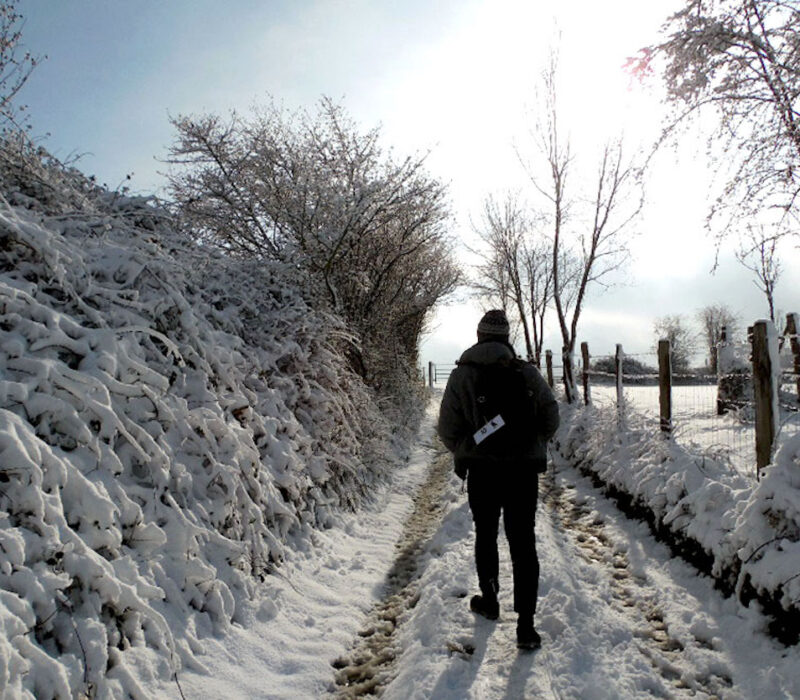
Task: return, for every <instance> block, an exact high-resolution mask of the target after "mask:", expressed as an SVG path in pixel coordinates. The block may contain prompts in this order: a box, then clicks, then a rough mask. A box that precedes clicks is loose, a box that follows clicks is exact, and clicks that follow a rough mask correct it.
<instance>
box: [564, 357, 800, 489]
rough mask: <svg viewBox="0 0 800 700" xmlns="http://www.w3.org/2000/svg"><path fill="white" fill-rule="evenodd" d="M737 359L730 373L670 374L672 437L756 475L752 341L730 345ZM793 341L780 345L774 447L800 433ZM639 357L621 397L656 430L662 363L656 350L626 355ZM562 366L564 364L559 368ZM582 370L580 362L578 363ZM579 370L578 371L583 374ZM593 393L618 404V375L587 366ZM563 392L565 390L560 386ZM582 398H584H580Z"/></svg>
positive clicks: (606, 360)
mask: <svg viewBox="0 0 800 700" xmlns="http://www.w3.org/2000/svg"><path fill="white" fill-rule="evenodd" d="M728 351H729V354H730V355H731V356H732V357H735V358H738V361H739V363H738V364H735V363H734V370H735V371H732V372H728V373H726V372H720V373H719V375H717V374H710V373H704V372H696V373H680V372H678V373H675V374H673V376H672V380H673V381H672V387H671V404H672V426H671V427H672V436H673V438H674V439H675V440H676V442H678V443H680V444H681V445H683V446H685V447H686V448H687V449H689V450H690V451H692V452H694V453H697V454H700V455H703V456H706V457H709V458H713V459H715V460H717V461H721V462H724V463H727V464H729V465H730V467H731V468H732V469H734V470H736V471H737V472H739V473H742V474H747V475H751V476H754V477H755V476H757V470H756V459H755V454H756V411H755V404H754V392H753V374H752V371H751V369H750V364H751V362H752V357H751V346H750V344H749V343H741V344H737V345H735V346H734V345H731V346H729V347H728ZM795 357H796V356H795V354H794V352H793V350H792V347H791V344H790V343H789V342H785V343H783V344H782V345H781V347H780V351H779V355H778V360H779V364H780V373H779V374H778V398H779V400H778V406H779V413H778V421H777V422H778V433H777V435H776V437H775V441H774V443H773V450H778V449H779V448H780V446H781V445H782V444H783V443H784V442H785V441H787V440H789V439H790V438H792V437H794V436H795V435H798V434H800V410H799V409H800V399H798V373H797V372H796V370H795V362H796V360H795ZM626 358H632V359H633V360H634V361H635V364H634V363H631V364H634V366H635V367H636V368H637V370H638V371H637V372H636V373H633V374H630V373H624V372H623V375H622V386H623V396H624V400H625V402H626V403H627V404H628V406H629V407H630V408H632V409H633V410H635V411H636V412H637V413H639V414H640V415H642V416H643V417H644V418H645V420H646V422H647V423H650V424H651V425H652V427H653V430H654V431H658V430H659V429H660V425H661V409H660V402H659V394H660V387H659V375H658V373H657V371H650V370H652V368H653V365H657V364H658V359H657V356H656V355H655V354H651V353H638V354H633V355H626ZM614 360H615V356H614V355H604V356H603V355H601V356H595V357H594V358H592V362H591V363H590V367H596V366H600V367H607V366H609V364H611V366H613V361H614ZM559 369H560V368H559ZM579 371H580V373H581V374H582V372H583V367H582V363H581V366H580V367H579ZM581 374H579V375H578V376H581ZM588 374H589V387H590V388H589V395H590V400H591V402H592V403H593V404H595V405H596V406H598V407H613V406H616V403H617V390H616V375H615V374H612V373H609V372H605V371H599V372H598V371H596V370H594V369H590V370H589V373H588ZM561 393H562V395H563V390H562V392H561ZM582 398H583V397H582Z"/></svg>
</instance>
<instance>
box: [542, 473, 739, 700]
mask: <svg viewBox="0 0 800 700" xmlns="http://www.w3.org/2000/svg"><path fill="white" fill-rule="evenodd" d="M548 480H549V482H550V483H548V484H547V487H549V488H546V489H545V492H546V496H545V498H543V501H544V502H545V503H546V504H547V505H548V506H549V509H550V511H551V513H552V515H553V517H554V519H555V520H556V521H557V522H558V523H559V524H560V525H561V529H562V531H563V532H564V533H565V534H566V535H567V536H568V537H569V538H570V539H571V540H572V541H573V543H574V545H575V547H576V550H577V551H578V552H579V553H580V555H581V556H582V557H583V558H584V559H585V560H586V561H587V562H589V563H591V564H592V565H594V566H597V567H600V568H603V569H605V570H606V572H607V575H608V577H609V581H610V585H611V592H612V596H613V597H612V600H611V604H612V605H613V606H614V608H615V609H616V611H617V612H619V613H621V614H623V615H625V616H626V617H627V618H628V619H629V620H630V621H631V624H632V629H633V630H634V631H633V634H634V637H635V638H636V639H637V640H638V642H637V648H638V649H639V651H640V652H641V653H642V655H643V656H645V657H646V658H647V660H648V661H649V662H650V663H651V664H652V666H653V668H654V669H655V670H656V671H657V672H658V673H659V674H660V675H661V677H662V678H663V679H664V680H665V681H666V682H667V683H669V684H670V685H671V686H672V687H673V688H674V689H675V690H676V691H683V692H685V693H686V694H687V695H691V696H698V695H699V696H701V697H709V698H723V697H725V696H726V694H727V693H728V692H729V691H730V689H731V687H732V685H733V681H732V679H731V678H730V677H729V676H727V675H725V674H724V673H723V674H721V675H718V674H714V673H710V674H708V673H697V672H695V673H693V674H692V675H691V676H690V677H687V674H686V671H685V667H686V662H685V659H683V658H682V656H681V655H682V653H683V651H684V645H683V643H682V642H680V641H679V640H678V639H676V638H674V637H672V636H671V635H670V633H669V629H668V626H667V625H666V623H665V621H664V614H663V611H662V610H661V608H660V606H659V603H658V593H657V591H656V590H654V589H653V588H652V586H651V584H650V583H649V582H648V581H647V580H646V579H644V578H642V577H639V576H636V575H635V574H633V573H632V572H631V569H630V562H629V560H628V555H627V553H626V552H625V551H624V549H621V548H619V547H617V546H615V545H614V543H613V541H612V539H611V537H610V536H609V534H608V533H607V532H606V528H605V525H604V520H603V518H602V517H601V516H599V515H598V514H596V513H595V512H593V511H592V510H591V508H590V507H589V506H588V505H587V503H588V499H585V498H583V497H582V496H579V495H578V494H577V493H576V489H575V485H574V484H570V483H564V482H562V484H556V483H555V479H554V478H553V476H552V473H549V479H548ZM623 517H624V516H623ZM697 641H698V644H701V645H702V641H701V640H697Z"/></svg>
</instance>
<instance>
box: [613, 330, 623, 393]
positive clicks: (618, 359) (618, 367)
mask: <svg viewBox="0 0 800 700" xmlns="http://www.w3.org/2000/svg"><path fill="white" fill-rule="evenodd" d="M624 357H625V353H624V352H623V351H622V345H621V344H620V343H617V351H616V353H614V375H615V377H616V385H617V408H621V407H622V401H623V398H624V394H623V393H622V360H623V358H624Z"/></svg>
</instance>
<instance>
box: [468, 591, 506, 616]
mask: <svg viewBox="0 0 800 700" xmlns="http://www.w3.org/2000/svg"><path fill="white" fill-rule="evenodd" d="M469 609H470V610H472V612H474V613H478V615H482V616H483V617H485V618H486V619H487V620H496V619H497V618H498V617H500V603H498V602H497V598H487V597H484V596H482V595H474V596H472V598H471V599H470V601H469Z"/></svg>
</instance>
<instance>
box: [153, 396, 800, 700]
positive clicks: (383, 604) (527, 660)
mask: <svg viewBox="0 0 800 700" xmlns="http://www.w3.org/2000/svg"><path fill="white" fill-rule="evenodd" d="M435 413H436V404H435V403H434V404H433V405H432V407H431V410H430V411H429V415H428V419H427V424H426V425H425V426H424V428H423V431H422V435H421V440H420V445H419V446H418V448H417V450H416V452H415V458H414V460H412V463H411V464H410V465H409V467H408V468H407V469H406V470H404V472H403V473H401V474H398V475H397V478H396V480H395V483H394V487H393V490H391V491H387V493H386V494H384V495H382V496H381V498H380V499H378V504H377V506H376V507H374V508H373V509H371V510H369V511H365V512H361V513H358V514H354V515H352V516H347V517H345V518H343V521H342V523H341V525H340V526H336V527H334V528H332V529H331V530H329V531H326V532H324V533H319V534H318V535H316V536H315V539H314V547H313V548H310V549H309V550H307V551H301V552H297V553H296V554H295V555H293V558H292V559H291V560H290V561H289V562H287V565H286V566H284V567H283V569H282V573H281V576H280V577H275V580H272V581H269V582H268V583H267V584H266V586H267V587H268V588H269V596H270V599H271V600H267V601H265V602H263V603H261V604H260V606H258V607H257V608H255V609H254V617H253V619H251V620H244V621H243V623H244V624H243V626H242V627H241V628H237V629H236V631H235V632H234V634H233V635H232V636H231V637H227V638H225V639H205V640H199V641H198V647H200V646H202V647H204V649H205V653H204V654H203V655H201V656H199V658H200V659H201V660H202V661H203V663H204V664H205V669H206V671H205V672H203V671H202V670H199V671H200V672H198V671H184V673H183V674H182V675H181V678H180V681H181V687H182V690H183V693H184V695H185V697H186V698H187V699H189V698H196V697H203V698H318V697H356V696H359V694H360V693H362V692H364V691H367V690H368V689H370V688H372V687H373V685H374V686H375V687H377V689H378V691H379V692H380V693H381V695H382V697H384V698H391V699H398V700H401V699H402V700H405V699H406V698H435V699H436V700H448V699H451V698H452V699H453V700H456V699H458V700H461V699H464V698H475V699H480V700H494V699H498V700H499V699H511V698H535V697H542V698H581V699H585V698H640V697H661V698H681V697H720V698H796V697H800V650H798V649H797V648H789V649H786V648H784V647H782V646H781V645H780V644H778V643H777V642H775V641H774V640H772V639H771V638H770V637H768V636H767V635H766V634H765V632H764V629H765V627H766V620H765V618H764V617H763V616H762V615H761V614H760V613H759V612H758V611H757V610H749V609H744V608H742V606H741V605H740V604H739V603H737V602H736V601H735V600H732V599H726V598H724V597H723V596H722V595H721V594H720V593H719V592H717V591H716V590H714V588H713V584H712V582H711V581H710V580H709V579H707V578H705V577H702V576H698V575H697V573H696V571H695V570H694V569H692V568H691V567H690V566H689V565H687V564H686V563H684V562H682V561H680V560H676V559H673V558H672V557H671V555H670V553H669V551H668V550H667V548H666V547H665V546H663V545H661V544H659V543H657V542H656V541H655V540H654V539H653V538H652V536H651V534H650V532H649V530H648V528H647V526H646V525H644V524H642V523H639V522H633V521H629V520H627V519H626V518H625V517H624V516H623V515H622V514H620V513H619V511H617V510H616V508H615V507H614V506H613V505H612V504H611V503H610V502H609V501H607V500H606V499H605V498H604V497H603V496H602V495H601V494H600V493H599V492H598V491H597V490H596V489H595V488H594V487H593V486H592V485H591V484H590V483H589V482H588V480H586V479H585V478H583V477H581V476H579V475H578V474H577V473H576V472H575V471H574V470H572V469H571V468H569V467H568V466H566V465H563V464H557V465H556V469H555V473H548V475H547V476H545V477H543V480H542V502H541V503H540V506H539V511H538V516H537V539H538V546H539V554H540V560H541V566H542V576H541V587H540V600H539V610H538V613H537V618H536V623H537V628H538V629H539V630H540V632H541V633H542V637H543V642H544V646H543V648H542V649H541V650H540V651H538V652H536V653H533V654H531V653H521V652H518V650H517V649H516V646H515V638H514V631H515V615H514V613H513V611H512V610H511V591H510V581H511V571H510V562H509V560H508V550H507V547H506V545H505V540H504V537H503V535H501V618H500V621H499V622H497V623H493V622H489V621H487V620H484V619H482V618H476V617H475V616H474V615H473V614H471V613H470V612H469V610H468V607H467V602H466V601H467V599H468V596H469V595H470V594H471V593H472V592H474V590H475V589H476V579H475V575H474V568H473V563H472V536H473V534H472V521H471V517H470V513H469V508H468V506H467V503H466V494H463V493H461V491H460V481H459V480H458V479H457V478H456V477H455V476H454V475H452V474H450V473H448V471H447V470H443V469H442V465H443V463H442V461H441V456H442V455H441V447H438V448H435V447H434V443H433V441H432V422H433V419H434V417H435ZM431 464H433V465H434V467H433V469H429V467H430V465H431ZM437 464H438V467H437V466H436V465H437ZM445 464H446V463H445ZM415 491H424V492H425V494H424V496H422V497H421V496H419V495H417V497H416V502H414V501H412V495H414V492H415ZM425 513H427V514H428V516H429V517H421V519H419V518H418V519H417V523H416V524H415V525H413V526H412V527H411V531H410V536H409V530H408V529H407V530H406V533H405V539H403V538H404V534H403V527H402V526H403V523H404V521H406V520H407V519H409V518H410V520H409V522H413V521H414V516H415V514H416V515H417V516H419V515H420V514H425ZM398 562H400V564H398ZM388 574H393V576H394V578H393V579H391V578H389V577H388ZM289 581H291V583H289ZM364 669H367V670H368V672H367V673H363V671H364ZM337 679H338V681H339V685H337ZM348 679H350V680H351V681H352V683H353V684H352V685H351V686H347V685H346V681H347V680H348ZM162 690H163V691H164V694H159V697H180V695H179V694H178V691H177V688H176V687H175V686H172V687H171V688H168V687H164V688H162ZM167 693H168V694H167Z"/></svg>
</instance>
